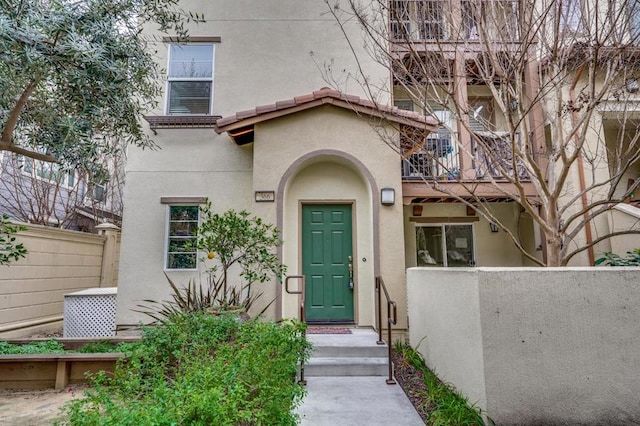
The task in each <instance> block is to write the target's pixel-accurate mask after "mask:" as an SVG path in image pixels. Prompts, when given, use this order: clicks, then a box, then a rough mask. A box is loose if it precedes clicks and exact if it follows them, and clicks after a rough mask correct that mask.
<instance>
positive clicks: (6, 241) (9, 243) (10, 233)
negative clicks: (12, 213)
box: [0, 214, 27, 265]
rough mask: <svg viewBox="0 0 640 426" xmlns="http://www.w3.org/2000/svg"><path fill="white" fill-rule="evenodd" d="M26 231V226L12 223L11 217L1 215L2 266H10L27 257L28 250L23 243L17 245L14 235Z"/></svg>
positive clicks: (0, 259)
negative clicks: (13, 262)
mask: <svg viewBox="0 0 640 426" xmlns="http://www.w3.org/2000/svg"><path fill="white" fill-rule="evenodd" d="M26 229H27V228H25V227H24V226H21V225H14V224H13V223H11V221H10V220H9V215H7V214H2V215H0V265H8V264H9V263H11V262H12V261H16V260H18V259H20V258H21V257H25V255H26V254H27V249H26V248H25V247H24V245H23V244H22V243H18V244H16V237H14V234H16V233H17V232H20V231H24V230H26Z"/></svg>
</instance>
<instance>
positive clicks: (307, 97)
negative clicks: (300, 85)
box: [293, 93, 314, 105]
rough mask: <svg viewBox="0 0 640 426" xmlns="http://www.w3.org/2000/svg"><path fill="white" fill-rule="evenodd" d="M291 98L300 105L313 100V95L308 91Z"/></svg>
mask: <svg viewBox="0 0 640 426" xmlns="http://www.w3.org/2000/svg"><path fill="white" fill-rule="evenodd" d="M293 100H294V101H295V102H296V105H300V104H304V103H307V102H311V101H312V100H314V96H313V93H310V94H308V95H304V96H296V97H295V98H293Z"/></svg>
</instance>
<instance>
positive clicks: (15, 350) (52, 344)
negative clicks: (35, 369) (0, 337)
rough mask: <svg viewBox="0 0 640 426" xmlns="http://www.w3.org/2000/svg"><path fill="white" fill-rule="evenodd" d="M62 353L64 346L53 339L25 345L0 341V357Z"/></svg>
mask: <svg viewBox="0 0 640 426" xmlns="http://www.w3.org/2000/svg"><path fill="white" fill-rule="evenodd" d="M63 352H64V346H62V343H60V342H58V341H57V340H55V339H49V340H46V341H44V342H32V343H28V344H26V345H13V344H11V343H7V342H4V341H0V355H24V354H60V353H63Z"/></svg>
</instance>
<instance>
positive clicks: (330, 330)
mask: <svg viewBox="0 0 640 426" xmlns="http://www.w3.org/2000/svg"><path fill="white" fill-rule="evenodd" d="M307 334H351V329H350V328H336V327H309V328H307Z"/></svg>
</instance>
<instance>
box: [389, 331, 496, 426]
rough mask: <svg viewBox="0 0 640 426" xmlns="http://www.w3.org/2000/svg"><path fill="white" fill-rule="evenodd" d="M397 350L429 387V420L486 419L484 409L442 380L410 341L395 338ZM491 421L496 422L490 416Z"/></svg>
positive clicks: (469, 423)
mask: <svg viewBox="0 0 640 426" xmlns="http://www.w3.org/2000/svg"><path fill="white" fill-rule="evenodd" d="M395 350H396V352H397V353H398V354H400V359H401V362H403V363H406V364H408V365H410V366H411V367H413V368H414V369H416V370H418V371H420V372H421V373H422V375H423V377H424V384H425V386H426V387H427V389H428V391H427V394H426V405H427V411H428V413H429V415H428V417H427V421H426V424H428V425H436V426H448V425H459V426H480V425H484V424H485V421H484V420H483V418H482V410H481V409H480V408H478V407H475V405H474V404H470V403H469V401H468V400H467V399H466V398H465V397H464V396H463V395H462V394H460V393H459V392H457V391H456V390H455V389H454V388H453V386H452V385H451V384H449V383H444V382H442V381H441V380H440V379H439V378H438V376H436V374H435V373H434V372H433V371H431V370H430V369H429V368H428V367H427V366H426V364H425V362H424V358H422V355H420V353H419V352H418V351H416V350H415V349H414V348H412V347H411V346H409V345H406V344H403V343H401V342H396V344H395ZM487 422H488V424H491V425H493V424H494V422H493V421H492V420H491V419H490V418H487Z"/></svg>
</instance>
